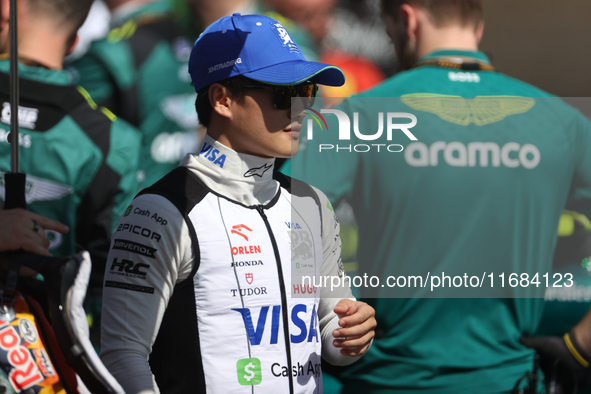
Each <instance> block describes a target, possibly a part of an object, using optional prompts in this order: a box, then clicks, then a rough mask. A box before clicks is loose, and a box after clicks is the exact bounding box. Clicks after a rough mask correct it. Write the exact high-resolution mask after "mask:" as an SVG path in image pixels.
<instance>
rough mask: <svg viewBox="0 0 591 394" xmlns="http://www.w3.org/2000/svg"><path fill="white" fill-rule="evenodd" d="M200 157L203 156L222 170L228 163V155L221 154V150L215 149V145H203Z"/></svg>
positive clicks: (205, 143)
mask: <svg viewBox="0 0 591 394" xmlns="http://www.w3.org/2000/svg"><path fill="white" fill-rule="evenodd" d="M199 156H203V157H205V158H206V159H207V160H209V161H211V162H213V164H216V165H218V166H220V168H224V163H225V162H226V155H223V154H220V151H219V150H217V149H214V148H213V145H209V144H208V143H207V142H204V143H203V146H202V147H201V152H200V153H199Z"/></svg>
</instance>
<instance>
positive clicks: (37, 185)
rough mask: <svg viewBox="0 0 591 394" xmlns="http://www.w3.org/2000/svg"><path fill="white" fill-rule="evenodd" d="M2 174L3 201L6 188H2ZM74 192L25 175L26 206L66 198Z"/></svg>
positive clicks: (0, 192) (0, 191)
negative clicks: (36, 202)
mask: <svg viewBox="0 0 591 394" xmlns="http://www.w3.org/2000/svg"><path fill="white" fill-rule="evenodd" d="M4 174H5V173H4V172H1V171H0V198H2V200H5V195H6V188H5V187H4ZM73 191H74V188H72V187H71V186H68V185H64V184H61V183H57V182H53V181H50V180H47V179H43V178H38V177H35V176H32V175H28V174H27V181H26V184H25V199H26V201H27V204H30V203H32V202H35V201H54V200H59V199H60V198H63V197H66V196H68V195H70V194H72V192H73Z"/></svg>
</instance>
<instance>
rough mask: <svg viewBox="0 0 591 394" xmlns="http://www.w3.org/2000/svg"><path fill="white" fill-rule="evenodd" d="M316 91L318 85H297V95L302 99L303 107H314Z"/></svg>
mask: <svg viewBox="0 0 591 394" xmlns="http://www.w3.org/2000/svg"><path fill="white" fill-rule="evenodd" d="M317 91H318V85H316V84H315V83H306V84H302V85H298V95H299V96H300V97H301V98H303V99H304V107H311V106H313V105H314V98H315V97H316V92H317Z"/></svg>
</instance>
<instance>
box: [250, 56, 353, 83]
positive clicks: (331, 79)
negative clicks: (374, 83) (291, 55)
mask: <svg viewBox="0 0 591 394" xmlns="http://www.w3.org/2000/svg"><path fill="white" fill-rule="evenodd" d="M242 75H244V76H245V77H248V78H250V79H254V80H255V81H259V82H264V83H269V84H273V85H297V84H300V83H303V82H306V81H312V82H315V83H318V84H320V85H328V86H342V85H344V84H345V74H344V73H343V71H341V69H340V68H338V67H337V66H332V65H330V64H324V63H318V62H308V61H300V60H298V61H291V62H284V63H279V64H274V65H272V66H269V67H265V68H262V69H259V70H256V71H250V72H246V73H244V74H242Z"/></svg>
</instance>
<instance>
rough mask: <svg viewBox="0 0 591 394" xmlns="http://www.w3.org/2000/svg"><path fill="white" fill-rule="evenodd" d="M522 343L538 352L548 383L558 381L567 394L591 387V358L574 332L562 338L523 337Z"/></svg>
mask: <svg viewBox="0 0 591 394" xmlns="http://www.w3.org/2000/svg"><path fill="white" fill-rule="evenodd" d="M520 342H521V343H522V344H523V345H525V346H527V347H529V348H532V349H535V350H536V351H537V352H538V354H539V355H540V366H541V367H542V371H544V375H545V376H546V381H547V382H549V381H550V380H551V379H556V381H557V383H558V384H559V385H561V386H562V388H563V389H564V390H565V391H564V392H566V393H568V392H573V391H572V390H573V389H574V387H577V386H578V387H579V388H581V387H587V386H589V385H591V366H590V363H591V357H589V355H587V354H586V353H585V352H584V351H583V350H582V349H581V347H580V346H579V344H578V343H577V340H576V338H575V337H574V335H573V333H572V331H571V332H570V333H569V334H565V336H564V337H562V338H561V337H534V338H529V337H522V338H521V340H520ZM575 382H576V385H577V386H575Z"/></svg>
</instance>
